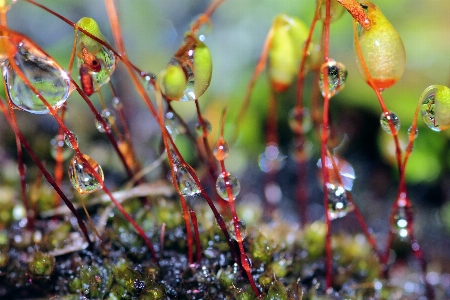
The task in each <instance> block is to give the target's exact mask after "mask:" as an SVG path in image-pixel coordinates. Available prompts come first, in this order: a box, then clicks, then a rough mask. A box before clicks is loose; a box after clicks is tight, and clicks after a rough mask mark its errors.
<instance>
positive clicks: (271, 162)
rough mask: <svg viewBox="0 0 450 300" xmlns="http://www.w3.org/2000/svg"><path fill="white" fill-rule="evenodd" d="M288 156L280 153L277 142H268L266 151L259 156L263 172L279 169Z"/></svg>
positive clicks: (259, 163)
mask: <svg viewBox="0 0 450 300" xmlns="http://www.w3.org/2000/svg"><path fill="white" fill-rule="evenodd" d="M285 159H286V156H285V155H283V154H281V153H280V150H279V149H278V145H277V144H273V143H270V144H267V145H266V149H265V151H264V153H262V154H260V155H259V156H258V165H259V168H260V169H261V171H263V172H266V173H268V172H272V171H279V170H281V169H282V168H283V167H284V164H285Z"/></svg>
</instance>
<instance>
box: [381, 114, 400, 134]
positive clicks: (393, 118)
mask: <svg viewBox="0 0 450 300" xmlns="http://www.w3.org/2000/svg"><path fill="white" fill-rule="evenodd" d="M390 122H392V124H393V125H394V128H395V131H396V133H398V130H399V129H400V119H399V118H398V116H397V115H396V114H395V113H394V112H392V111H391V112H387V113H384V112H383V113H381V116H380V125H381V129H383V130H384V132H386V133H389V134H392V130H391V125H390V124H389V123H390Z"/></svg>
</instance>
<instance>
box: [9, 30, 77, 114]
mask: <svg viewBox="0 0 450 300" xmlns="http://www.w3.org/2000/svg"><path fill="white" fill-rule="evenodd" d="M10 34H11V36H10V39H9V40H8V41H7V42H4V43H8V44H9V46H11V47H13V48H14V55H13V59H14V64H15V65H16V66H17V67H18V68H19V69H20V70H21V71H22V73H23V74H24V75H25V77H26V78H27V79H28V80H29V81H30V83H31V84H32V85H33V86H34V87H35V88H36V89H37V90H38V91H39V93H40V94H41V96H42V97H44V99H45V100H46V101H47V102H48V104H49V105H50V106H51V107H52V108H53V109H55V110H56V109H58V108H59V107H61V106H62V105H63V104H64V102H66V100H67V98H68V97H69V94H70V92H71V83H70V78H69V76H68V75H67V73H66V72H65V71H64V70H63V69H62V68H61V67H60V66H59V65H58V64H57V63H56V61H54V60H53V59H52V58H51V57H49V56H47V55H46V54H45V53H44V52H43V51H41V50H40V49H38V48H37V47H36V46H34V45H33V43H32V42H31V41H30V40H29V39H27V38H26V37H24V36H22V35H20V34H18V33H14V32H11V33H10ZM5 39H6V38H5V37H2V40H5ZM2 69H3V78H4V79H5V83H6V86H7V92H8V96H9V98H10V99H11V101H12V103H13V104H14V105H15V106H16V107H17V108H19V109H22V110H25V111H28V112H30V113H33V114H47V113H49V110H48V108H47V107H46V106H45V104H44V103H43V101H42V100H41V99H39V98H38V97H37V96H36V95H35V93H34V92H33V91H32V90H31V89H30V88H29V87H28V86H27V85H26V84H25V82H24V81H23V80H22V78H20V76H19V75H18V74H16V72H15V71H14V70H13V67H12V65H11V62H10V61H9V60H8V59H6V60H5V61H4V62H3V64H2Z"/></svg>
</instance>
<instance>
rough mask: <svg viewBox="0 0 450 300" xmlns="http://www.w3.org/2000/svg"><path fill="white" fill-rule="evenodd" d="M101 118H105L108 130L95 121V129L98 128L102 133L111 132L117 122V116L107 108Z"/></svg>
mask: <svg viewBox="0 0 450 300" xmlns="http://www.w3.org/2000/svg"><path fill="white" fill-rule="evenodd" d="M100 116H101V117H102V118H103V120H104V121H105V122H106V124H107V125H108V128H106V129H105V128H104V127H103V124H102V123H100V122H99V121H98V120H95V127H97V130H98V131H100V132H106V130H109V129H110V128H111V126H112V125H114V123H115V122H116V116H115V115H114V112H113V111H111V110H110V109H107V108H105V109H104V110H102V112H101V114H100Z"/></svg>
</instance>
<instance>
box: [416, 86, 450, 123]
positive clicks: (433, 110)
mask: <svg viewBox="0 0 450 300" xmlns="http://www.w3.org/2000/svg"><path fill="white" fill-rule="evenodd" d="M420 100H421V102H422V104H421V106H420V113H421V114H422V119H423V122H424V123H425V125H427V127H428V128H430V129H431V130H433V131H441V130H444V129H447V128H448V127H450V89H449V88H448V87H446V86H442V85H431V86H429V87H427V88H426V89H425V90H424V91H423V93H422V95H421V96H420Z"/></svg>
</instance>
